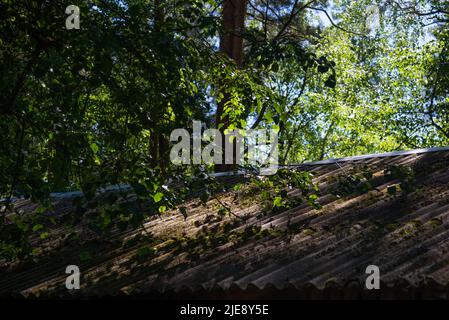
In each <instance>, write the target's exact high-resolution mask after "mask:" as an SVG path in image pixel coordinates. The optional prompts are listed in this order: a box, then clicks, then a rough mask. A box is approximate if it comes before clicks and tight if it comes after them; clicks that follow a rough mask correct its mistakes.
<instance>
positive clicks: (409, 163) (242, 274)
mask: <svg viewBox="0 0 449 320" xmlns="http://www.w3.org/2000/svg"><path fill="white" fill-rule="evenodd" d="M391 166H396V167H400V168H412V172H413V173H414V180H415V181H414V183H413V186H412V187H411V190H408V192H407V193H404V192H400V191H397V192H394V191H395V190H396V188H393V189H392V187H393V186H397V185H399V184H400V183H401V178H398V177H397V176H394V175H388V174H387V171H388V168H391ZM448 166H449V151H448V150H445V149H442V150H434V151H433V152H417V153H405V154H391V155H389V156H384V155H383V156H379V157H369V158H367V157H362V158H354V159H347V160H346V161H339V162H327V163H314V164H307V165H305V164H303V165H298V167H299V168H300V169H302V170H308V171H310V172H312V173H313V174H314V182H316V183H317V184H318V186H319V188H320V195H321V196H320V198H319V201H320V203H321V204H322V209H313V208H311V207H310V206H309V205H307V204H298V205H295V206H293V207H291V208H289V209H288V210H275V211H264V210H263V208H261V205H260V203H259V202H258V201H257V200H256V199H257V195H254V196H252V197H251V196H250V197H242V196H240V195H239V194H238V192H237V191H229V192H227V193H225V194H222V195H219V198H220V200H221V201H222V202H223V203H225V204H226V205H227V206H228V207H229V208H231V210H232V211H233V213H234V214H235V215H237V216H240V217H244V219H237V218H235V217H234V216H230V217H224V218H222V217H220V216H219V215H218V214H217V212H218V210H219V206H218V204H217V202H216V201H215V200H210V201H209V202H208V203H207V206H206V207H204V206H202V205H199V203H198V201H197V200H192V201H190V202H188V203H186V204H185V207H186V209H187V213H188V217H187V219H185V220H184V218H183V216H182V215H181V214H179V212H171V213H169V214H166V215H164V216H162V217H161V218H159V217H154V218H152V219H150V220H149V221H148V222H146V223H145V229H146V230H145V232H142V230H127V231H125V232H118V231H116V232H113V233H112V234H111V235H109V236H108V237H103V238H100V239H92V238H86V239H77V240H74V239H70V237H68V236H67V232H66V230H65V229H64V228H62V227H60V228H56V229H55V230H53V231H52V233H51V237H50V239H49V240H48V241H47V242H46V243H45V245H46V249H45V254H43V255H42V257H40V258H39V259H38V260H37V261H35V262H28V263H26V264H11V265H10V264H4V265H3V266H2V269H1V274H0V293H12V292H17V293H22V294H28V293H33V294H36V293H39V292H42V293H47V294H48V293H50V294H55V295H67V294H69V293H68V291H67V289H66V288H65V285H64V283H65V279H66V274H65V267H66V266H67V265H69V264H75V265H78V266H79V267H80V270H81V273H82V282H81V286H82V290H80V291H79V292H82V294H87V295H89V294H97V295H106V294H114V293H119V292H122V293H141V292H148V291H152V290H156V291H160V292H171V291H179V290H188V289H189V290H197V289H198V288H201V289H202V290H208V289H211V290H212V289H214V288H221V290H227V289H230V288H235V286H237V287H238V288H241V289H245V288H248V286H249V288H251V290H255V289H254V287H256V288H258V289H257V290H265V288H275V290H287V291H288V290H289V289H288V288H297V289H301V288H306V287H310V286H313V287H315V288H318V289H322V288H326V287H329V285H331V286H332V285H334V284H335V285H343V286H344V285H346V284H348V283H354V282H355V283H359V284H360V285H362V284H364V282H365V278H366V276H367V275H366V274H365V269H366V267H367V266H368V265H377V266H378V267H379V268H380V272H381V281H382V283H383V284H384V285H385V286H390V287H391V286H392V285H394V284H396V283H398V282H400V283H403V282H405V283H407V284H408V285H409V286H420V285H422V284H423V283H429V281H430V282H432V283H436V284H438V285H441V286H445V285H447V284H448V282H449V220H448V217H449V170H448ZM386 169H387V170H386ZM366 171H369V172H370V173H371V174H372V179H371V180H370V183H371V187H370V188H369V189H368V190H366V191H364V192H358V191H357V190H355V191H354V192H350V193H346V194H340V195H335V192H331V191H332V190H333V191H335V190H338V188H337V187H338V186H339V184H340V180H339V179H341V178H342V177H348V176H350V175H356V174H359V173H363V172H366ZM235 179H236V181H237V180H238V178H235ZM402 182H403V181H402ZM398 190H399V188H398ZM295 192H297V191H296V190H291V193H292V194H293V195H294V194H295ZM337 193H338V192H337ZM15 205H16V207H18V208H22V209H23V210H25V211H30V210H32V208H33V204H32V203H31V202H29V201H27V200H19V201H16V204H15ZM70 208H71V200H70V199H65V198H61V199H59V200H57V202H56V210H59V211H64V210H66V211H67V210H70ZM264 230H265V231H264ZM148 235H151V237H148ZM142 248H147V249H142ZM86 251H88V252H89V254H90V256H91V258H90V259H82V260H83V261H80V253H81V252H86ZM267 286H268V287H267ZM187 288H188V289H187ZM301 290H302V289H301ZM80 294H81V293H80Z"/></svg>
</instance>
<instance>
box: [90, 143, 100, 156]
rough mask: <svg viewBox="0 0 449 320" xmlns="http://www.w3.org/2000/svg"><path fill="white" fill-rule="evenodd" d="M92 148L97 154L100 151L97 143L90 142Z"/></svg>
mask: <svg viewBox="0 0 449 320" xmlns="http://www.w3.org/2000/svg"><path fill="white" fill-rule="evenodd" d="M90 149H91V150H92V152H93V153H94V154H97V153H98V150H99V148H98V146H97V145H96V144H95V143H91V144H90Z"/></svg>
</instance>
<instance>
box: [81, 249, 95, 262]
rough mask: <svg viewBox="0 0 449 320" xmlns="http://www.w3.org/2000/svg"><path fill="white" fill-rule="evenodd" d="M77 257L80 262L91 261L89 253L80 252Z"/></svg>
mask: <svg viewBox="0 0 449 320" xmlns="http://www.w3.org/2000/svg"><path fill="white" fill-rule="evenodd" d="M78 257H79V259H80V261H88V260H90V259H92V255H91V254H90V252H89V251H82V252H80V254H79V256H78Z"/></svg>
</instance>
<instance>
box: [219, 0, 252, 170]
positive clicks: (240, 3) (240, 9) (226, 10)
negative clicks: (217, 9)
mask: <svg viewBox="0 0 449 320" xmlns="http://www.w3.org/2000/svg"><path fill="white" fill-rule="evenodd" d="M246 5H247V0H224V1H223V12H222V19H223V31H222V34H221V36H220V52H223V53H225V54H226V55H227V56H228V57H229V58H230V59H232V60H234V61H235V63H236V64H237V66H238V67H240V66H241V65H242V62H243V37H242V32H243V29H244V26H245V15H246ZM223 95H224V97H223V99H222V100H221V101H220V103H218V106H217V113H216V125H217V128H218V129H219V130H220V132H221V134H222V136H223V137H224V131H225V130H226V128H228V127H229V117H227V116H226V115H225V114H223V110H224V105H225V104H226V103H227V102H228V101H229V95H227V94H226V93H224V94H223ZM220 124H221V125H222V126H221V127H220ZM222 150H223V156H222V164H217V165H215V171H216V172H224V171H232V170H234V169H235V168H236V157H237V150H236V145H235V143H234V144H233V154H234V160H233V164H225V163H224V150H225V139H223V144H222Z"/></svg>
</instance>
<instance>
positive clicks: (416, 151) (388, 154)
mask: <svg viewBox="0 0 449 320" xmlns="http://www.w3.org/2000/svg"><path fill="white" fill-rule="evenodd" d="M439 151H449V146H448V147H434V148H423V149H414V150H408V151H393V152H385V153H377V154H375V153H374V154H366V155H361V156H351V157H344V158H337V159H333V158H331V159H327V160H320V161H310V162H303V163H298V164H289V165H288V167H291V166H304V165H306V166H313V165H320V164H332V163H337V162H346V161H355V160H363V159H372V158H385V157H395V156H406V155H412V154H421V153H432V152H439Z"/></svg>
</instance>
